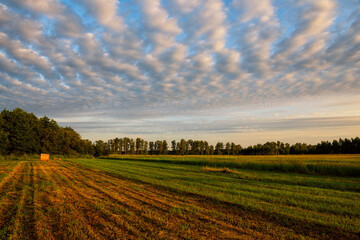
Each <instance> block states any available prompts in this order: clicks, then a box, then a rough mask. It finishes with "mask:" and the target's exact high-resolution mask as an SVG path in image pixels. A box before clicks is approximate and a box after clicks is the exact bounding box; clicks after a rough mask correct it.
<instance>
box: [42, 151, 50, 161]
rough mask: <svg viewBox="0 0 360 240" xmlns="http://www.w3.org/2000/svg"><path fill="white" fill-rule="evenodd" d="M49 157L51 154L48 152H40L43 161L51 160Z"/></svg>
mask: <svg viewBox="0 0 360 240" xmlns="http://www.w3.org/2000/svg"><path fill="white" fill-rule="evenodd" d="M49 159H50V154H46V153H42V154H40V160H41V161H49Z"/></svg>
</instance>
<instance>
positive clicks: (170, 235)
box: [0, 161, 356, 239]
mask: <svg viewBox="0 0 360 240" xmlns="http://www.w3.org/2000/svg"><path fill="white" fill-rule="evenodd" d="M0 196H1V198H0V239H9V238H11V239H299V238H301V237H302V236H301V235H300V234H299V231H300V230H299V229H297V228H298V227H294V228H293V227H291V224H290V225H289V224H281V223H279V222H277V221H276V219H275V221H272V220H271V218H269V217H267V216H262V215H261V214H254V213H252V212H248V211H247V210H244V209H241V208H239V207H237V206H233V205H231V204H227V203H221V202H216V201H212V200H211V199H207V198H204V197H201V196H197V195H194V194H186V193H179V192H176V191H171V190H169V189H164V188H161V187H159V186H154V185H151V184H148V183H142V182H139V181H133V180H129V179H125V178H122V177H120V176H114V175H111V174H108V173H106V172H103V171H99V170H96V169H88V168H84V167H81V166H79V165H76V164H74V163H70V162H62V161H56V162H52V161H50V162H41V161H33V162H30V161H24V162H21V163H20V164H18V165H17V166H16V167H15V168H14V169H13V172H12V173H10V174H9V175H8V176H7V177H5V178H4V179H3V180H2V182H0ZM289 226H290V227H289ZM304 227H306V226H304ZM298 230H299V231H298ZM315 234H316V233H312V234H310V235H308V236H307V237H306V238H305V239H312V237H309V236H313V237H314V238H322V237H321V236H316V235H315ZM339 236H340V239H341V237H343V236H341V235H338V236H335V237H337V238H338V239H339ZM345 237H346V238H348V237H349V236H345ZM352 237H353V238H356V236H351V235H350V238H352ZM323 238H324V239H326V238H329V236H328V235H327V236H325V235H324V236H323Z"/></svg>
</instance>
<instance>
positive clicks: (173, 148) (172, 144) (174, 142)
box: [171, 140, 176, 154]
mask: <svg viewBox="0 0 360 240" xmlns="http://www.w3.org/2000/svg"><path fill="white" fill-rule="evenodd" d="M171 150H172V154H176V141H175V140H172V141H171Z"/></svg>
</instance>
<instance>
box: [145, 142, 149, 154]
mask: <svg viewBox="0 0 360 240" xmlns="http://www.w3.org/2000/svg"><path fill="white" fill-rule="evenodd" d="M148 147H149V144H148V142H147V141H145V142H144V154H145V155H148V154H149V148H148Z"/></svg>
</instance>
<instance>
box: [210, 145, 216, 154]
mask: <svg viewBox="0 0 360 240" xmlns="http://www.w3.org/2000/svg"><path fill="white" fill-rule="evenodd" d="M209 152H210V155H214V153H215V149H214V146H213V145H210V147H209Z"/></svg>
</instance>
